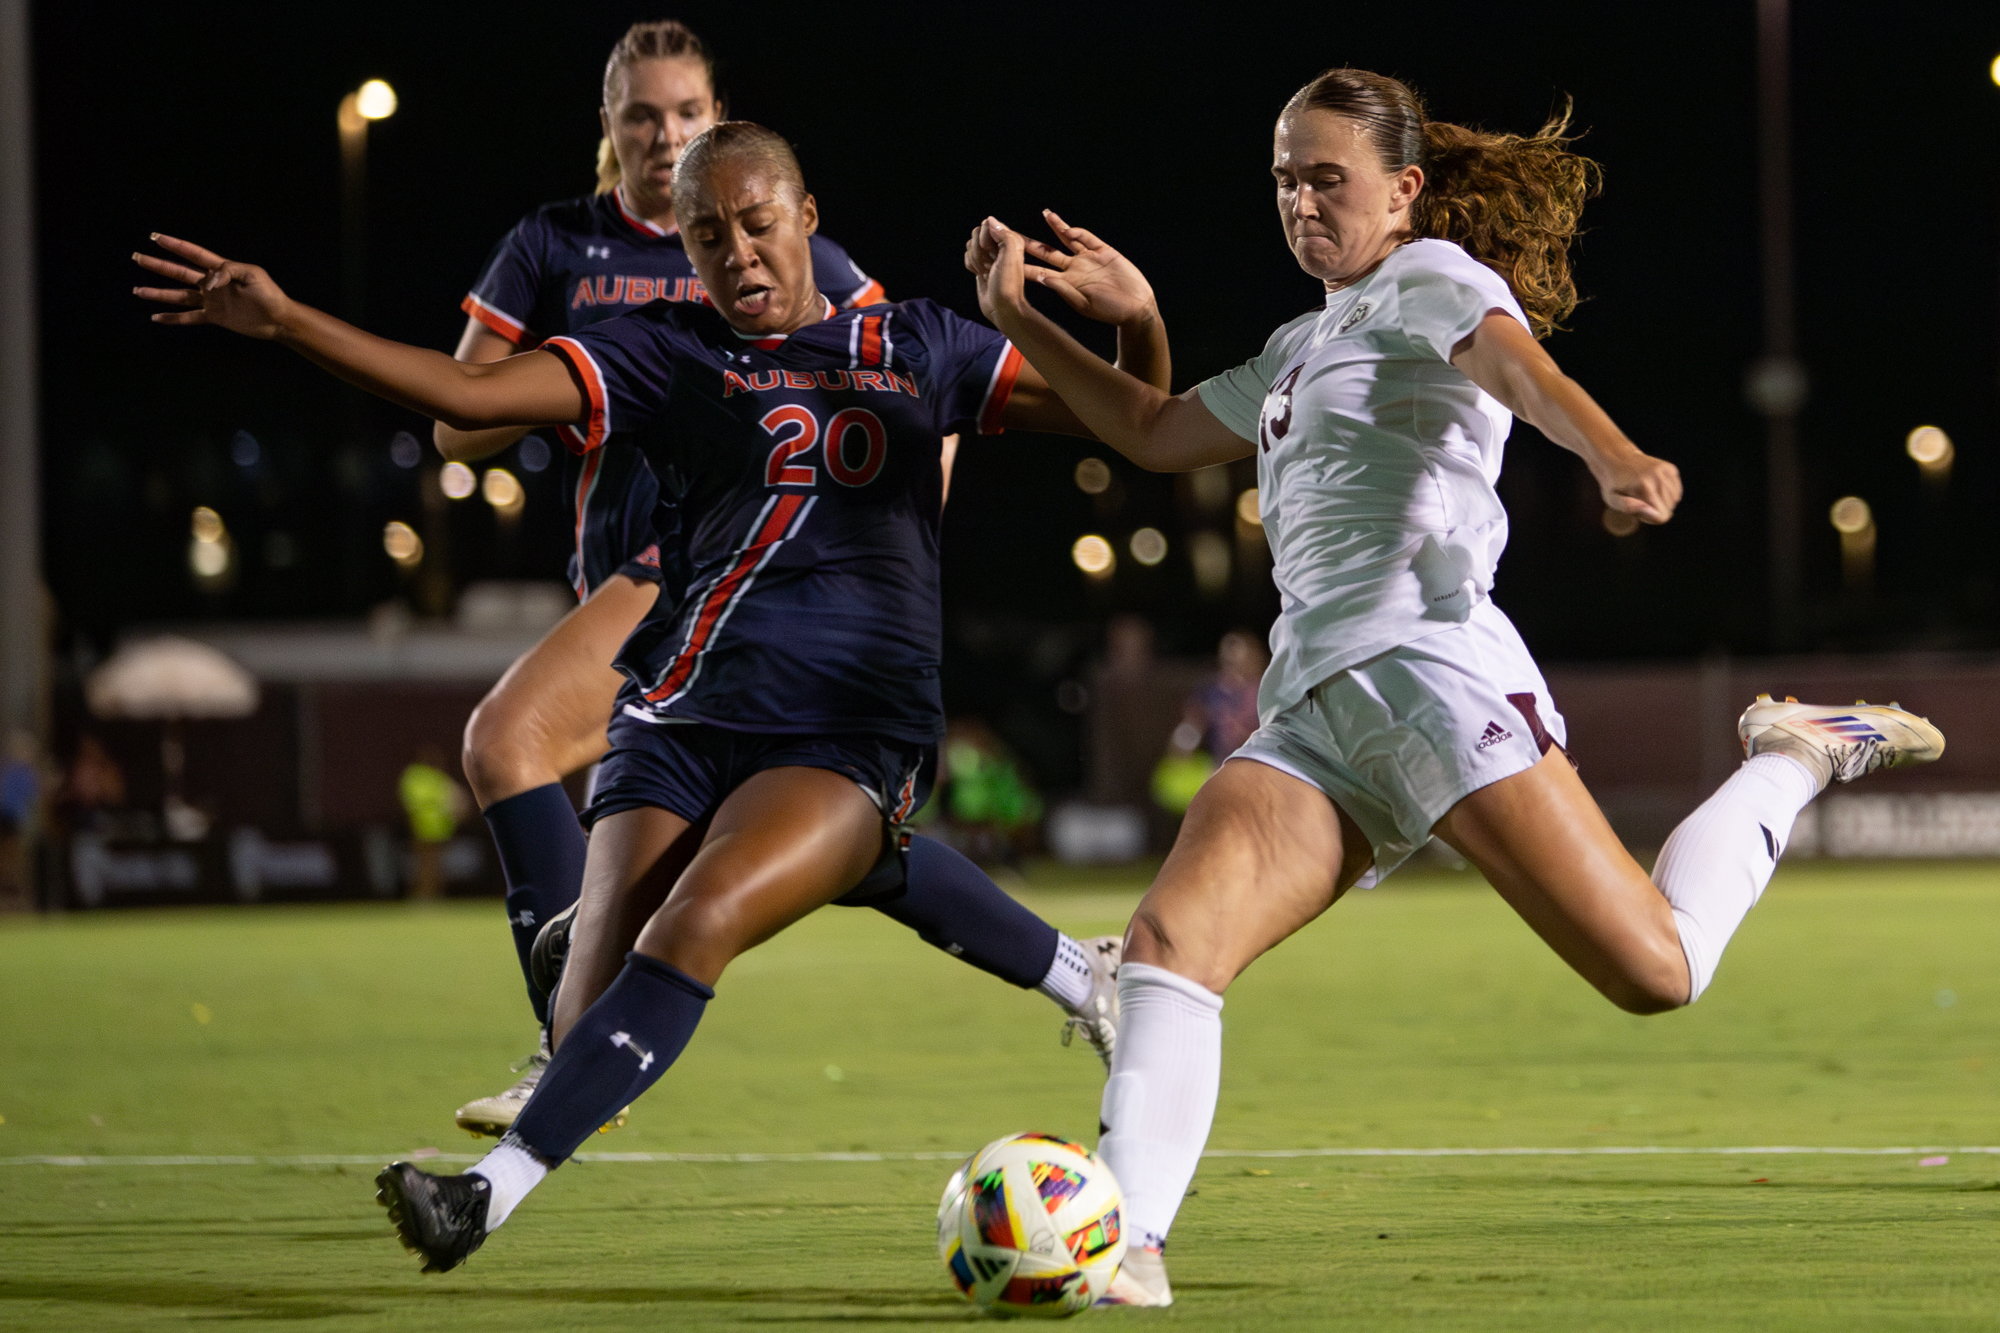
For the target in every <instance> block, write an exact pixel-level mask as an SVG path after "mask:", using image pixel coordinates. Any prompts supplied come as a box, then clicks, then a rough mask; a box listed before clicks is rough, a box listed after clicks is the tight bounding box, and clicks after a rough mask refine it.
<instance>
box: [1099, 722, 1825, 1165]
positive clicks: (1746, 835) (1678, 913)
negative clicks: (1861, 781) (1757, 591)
mask: <svg viewBox="0 0 2000 1333" xmlns="http://www.w3.org/2000/svg"><path fill="white" fill-rule="evenodd" d="M1819 790H1820V784H1819V779H1818V778H1816V777H1814V776H1813V774H1812V773H1811V772H1810V771H1808V770H1807V768H1806V767H1805V765H1803V764H1801V763H1799V762H1798V760H1796V759H1793V758H1791V757H1789V756H1787V755H1782V754H1760V755H1758V756H1757V757H1756V758H1754V759H1751V760H1749V761H1748V762H1747V763H1745V764H1744V765H1743V767H1741V768H1739V769H1737V770H1736V772H1735V773H1734V774H1733V775H1731V777H1730V779H1729V781H1727V782H1725V783H1723V784H1722V785H1721V786H1720V787H1718V788H1716V789H1715V795H1713V796H1711V797H1709V798H1708V799H1707V800H1706V801H1703V802H1702V803H1701V805H1700V806H1698V807H1696V809H1695V812H1694V813H1693V814H1691V815H1689V816H1688V817H1687V818H1686V819H1683V820H1682V821H1681V823H1680V827H1679V828H1676V829H1675V830H1674V832H1673V836H1672V837H1670V838H1668V839H1667V845H1666V846H1664V847H1662V848H1661V849H1660V859H1659V860H1658V861H1656V862H1655V863H1654V865H1653V883H1655V884H1657V885H1659V886H1660V892H1661V893H1664V894H1665V895H1666V897H1667V902H1668V903H1669V904H1671V905H1672V906H1673V909H1674V924H1675V925H1676V926H1677V927H1678V928H1679V930H1680V936H1681V950H1682V952H1684V953H1685V954H1686V955H1687V963H1688V983H1689V994H1688V1002H1689V1003H1690V1004H1692V1003H1693V1002H1694V1001H1695V1000H1696V999H1698V998H1700V996H1701V993H1702V992H1703V991H1704V990H1707V989H1708V983H1709V980H1710V979H1711V978H1713V977H1714V976H1715V966H1716V964H1717V963H1719V962H1721V961H1722V950H1723V949H1724V947H1726V946H1727V945H1728V943H1729V937H1730V936H1731V935H1734V934H1735V933H1736V928H1737V927H1738V926H1740V925H1742V924H1743V918H1744V917H1745V916H1746V915H1748V914H1749V911H1750V909H1751V908H1752V907H1754V906H1756V903H1757V899H1758V898H1760V897H1762V896H1763V893H1764V886H1765V885H1766V884H1769V883H1770V882H1771V872H1772V871H1774V870H1776V869H1777V868H1778V858H1779V857H1780V856H1782V855H1784V852H1785V843H1786V842H1787V841H1789V840H1790V838H1791V836H1792V821H1794V820H1795V819H1797V818H1798V815H1799V811H1801V810H1803V809H1805V807H1806V803H1807V802H1809V801H1811V800H1812V798H1813V797H1815V796H1817V795H1819ZM1113 1170H1116V1168H1115V1167H1114V1168H1113Z"/></svg>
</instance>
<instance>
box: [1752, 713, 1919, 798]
mask: <svg viewBox="0 0 2000 1333" xmlns="http://www.w3.org/2000/svg"><path fill="white" fill-rule="evenodd" d="M1736 734H1737V735H1738V736H1739V737H1741V738H1742V740H1743V753H1744V755H1745V757H1755V756H1757V755H1760V754H1773V753H1776V754H1785V755H1789V756H1790V757H1791V758H1794V759H1797V760H1798V761H1799V762H1801V763H1803V764H1804V765H1805V766H1806V767H1807V768H1809V769H1811V770H1813V771H1814V772H1816V773H1821V774H1828V773H1829V770H1830V776H1822V777H1821V779H1820V787H1821V789H1822V790H1824V789H1825V787H1826V786H1827V783H1828V782H1829V781H1832V782H1852V781H1854V779H1856V778H1859V777H1865V776H1866V775H1868V774H1870V773H1873V772H1874V771H1875V770H1876V769H1878V768H1909V767H1911V766H1912V765H1915V764H1928V763H1930V762H1931V761H1932V760H1934V759H1936V758H1937V757H1938V756H1939V755H1941V754H1943V753H1944V733H1943V732H1941V731H1939V730H1938V729H1937V728H1936V727H1934V726H1932V725H1931V722H1930V719H1929V718H1923V717H1918V716H1917V715H1916V714H1915V713H1910V712H1905V711H1904V710H1903V708H1902V707H1901V706H1900V705H1897V704H1889V705H1888V706H1887V707H1884V706H1883V705H1881V704H1870V703H1865V702H1862V701H1860V700H1856V701H1855V703H1854V706H1853V707H1851V708H1830V707H1826V706H1824V705H1821V704H1802V703H1800V702H1799V701H1798V700H1797V699H1793V698H1791V697H1789V696H1788V697H1786V699H1785V700H1784V701H1783V702H1782V703H1779V702H1776V701H1774V700H1773V699H1772V698H1771V696H1770V695H1768V694H1760V695H1758V696H1757V702H1755V703H1753V704H1751V705H1750V706H1749V707H1748V708H1746V709H1744V710H1743V716H1742V718H1741V719H1740V720H1738V722H1737V724H1736Z"/></svg>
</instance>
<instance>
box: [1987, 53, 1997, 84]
mask: <svg viewBox="0 0 2000 1333" xmlns="http://www.w3.org/2000/svg"><path fill="white" fill-rule="evenodd" d="M1986 72H1987V74H1989V75H1990V76H1992V79H1993V82H1994V83H1996V84H2000V56H1994V57H1993V63H1992V64H1991V65H1989V66H1987V69H1986Z"/></svg>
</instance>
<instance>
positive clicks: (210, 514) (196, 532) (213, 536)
mask: <svg viewBox="0 0 2000 1333" xmlns="http://www.w3.org/2000/svg"><path fill="white" fill-rule="evenodd" d="M188 528H189V531H190V533H191V535H192V536H193V538H194V539H193V540H192V541H190V542H189V543H188V553H187V558H188V570H189V572H190V573H192V574H193V575H194V581H195V582H196V583H197V584H199V585H200V586H201V587H202V589H203V590H204V591H207V592H216V591H220V590H221V589H222V588H223V587H224V586H225V585H226V584H227V582H228V579H229V573H230V566H231V565H233V564H234V563H235V557H236V543H234V542H233V541H231V540H230V539H229V529H228V528H226V527H224V526H223V523H222V515H220V514H218V513H216V512H215V511H214V510H213V509H210V508H209V507H208V506H207V505H198V506H196V508H195V511H194V513H193V514H192V515H190V516H189V521H188Z"/></svg>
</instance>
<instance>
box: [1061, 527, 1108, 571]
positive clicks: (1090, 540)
mask: <svg viewBox="0 0 2000 1333" xmlns="http://www.w3.org/2000/svg"><path fill="white" fill-rule="evenodd" d="M1069 558H1070V559H1071V560H1074V561H1075V562H1076V567H1077V568H1078V569H1080V570H1082V571H1083V572H1084V573H1086V574H1088V575H1089V576H1090V577H1091V578H1093V579H1108V578H1110V577H1111V575H1112V572H1113V571H1114V570H1116V569H1117V568H1118V553H1117V552H1116V551H1113V550H1112V549H1111V543H1110V542H1108V541H1106V540H1104V538H1102V537H1100V536H1098V535H1097V534H1096V533H1094V532H1093V533H1090V534H1087V535H1085V536H1082V537H1078V538H1077V539H1076V545H1074V546H1072V547H1070V548H1069Z"/></svg>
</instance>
